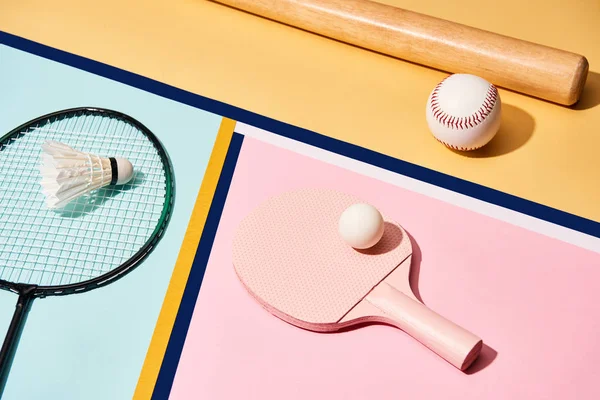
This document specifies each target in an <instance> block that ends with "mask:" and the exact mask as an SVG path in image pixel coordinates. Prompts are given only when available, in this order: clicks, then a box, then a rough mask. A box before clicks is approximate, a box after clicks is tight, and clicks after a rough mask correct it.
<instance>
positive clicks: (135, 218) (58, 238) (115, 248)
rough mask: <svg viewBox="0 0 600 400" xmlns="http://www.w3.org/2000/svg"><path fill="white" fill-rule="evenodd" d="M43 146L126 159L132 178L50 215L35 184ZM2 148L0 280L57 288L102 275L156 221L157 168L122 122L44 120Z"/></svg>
mask: <svg viewBox="0 0 600 400" xmlns="http://www.w3.org/2000/svg"><path fill="white" fill-rule="evenodd" d="M45 140H55V141H59V142H63V143H65V144H67V145H69V146H71V147H73V148H76V149H78V150H81V151H84V152H90V153H93V154H98V155H102V156H120V157H125V158H127V159H129V160H130V161H131V163H132V164H133V165H134V177H133V179H132V180H131V181H130V182H129V183H128V184H126V185H123V186H118V187H114V188H113V187H105V188H101V189H98V190H96V191H94V192H91V193H89V194H88V195H85V196H82V197H80V198H77V199H75V200H73V201H72V202H71V203H69V204H68V205H67V206H66V207H65V208H64V209H61V210H59V211H55V210H48V209H47V208H46V206H45V199H44V196H43V194H42V193H41V186H40V184H39V182H40V179H41V176H40V173H39V164H40V154H41V146H40V145H41V144H42V143H43V142H44V141H45ZM0 149H1V151H0V181H1V182H4V183H5V186H6V188H3V189H2V190H1V191H0V279H3V280H6V281H10V282H19V283H30V284H37V285H43V286H56V285H64V284H73V283H78V282H81V281H84V280H89V279H92V278H94V277H98V276H101V275H103V274H105V273H107V272H109V271H110V270H112V269H114V268H116V267H118V266H120V265H121V264H123V263H124V262H125V261H127V260H128V259H130V258H131V257H132V256H133V255H134V254H135V253H136V252H137V251H138V250H139V249H140V248H141V247H142V246H143V245H144V244H145V242H146V241H147V240H148V239H149V238H150V237H151V235H152V233H153V231H154V230H155V228H156V227H157V225H158V224H159V222H160V219H161V217H162V214H163V209H164V206H165V196H166V190H167V189H166V177H165V170H164V167H163V162H162V159H161V157H160V155H159V153H158V151H157V150H156V148H155V147H154V145H153V144H152V143H151V142H150V140H149V139H148V138H147V137H146V136H145V135H144V134H143V133H142V132H141V131H139V130H138V128H137V127H136V126H134V125H133V124H131V123H129V122H128V121H126V120H122V119H117V118H113V117H107V116H105V115H102V114H97V113H78V114H76V115H71V116H69V117H67V118H55V119H50V120H46V121H43V122H42V123H40V124H38V125H36V126H31V127H28V128H26V129H24V131H23V132H22V134H19V135H17V137H16V138H15V137H13V138H12V139H11V140H10V141H8V142H7V143H5V144H4V146H2V147H0ZM7 183H8V184H7Z"/></svg>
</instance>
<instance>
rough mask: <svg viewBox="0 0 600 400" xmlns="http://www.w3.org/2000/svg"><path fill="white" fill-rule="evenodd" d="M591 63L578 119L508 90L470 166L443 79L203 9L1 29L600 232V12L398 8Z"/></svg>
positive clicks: (195, 1)
mask: <svg viewBox="0 0 600 400" xmlns="http://www.w3.org/2000/svg"><path fill="white" fill-rule="evenodd" d="M384 2H385V3H388V4H393V5H396V6H399V7H403V8H406V9H410V10H413V11H417V12H422V13H427V14H430V15H433V16H437V17H441V18H446V19H449V20H452V21H456V22H460V23H464V24H468V25H471V26H475V27H478V28H482V29H487V30H490V31H494V32H498V33H502V34H507V35H511V36H515V37H518V38H522V39H526V40H530V41H534V42H538V43H542V44H546V45H550V46H555V47H559V48H562V49H565V50H570V51H573V52H578V53H581V54H584V55H585V56H586V57H587V58H588V60H589V62H590V71H591V74H590V77H589V79H588V85H587V88H586V90H585V91H584V97H583V100H582V102H581V104H579V105H578V106H577V107H576V109H570V108H565V107H562V106H557V105H554V104H551V103H547V102H543V101H540V100H537V99H533V98H529V97H526V96H523V95H520V94H516V93H512V92H508V91H506V90H501V98H502V100H503V103H504V104H505V105H506V106H505V113H504V115H503V125H502V128H501V131H500V132H499V134H498V136H497V138H496V139H495V140H494V141H493V142H492V143H490V145H489V146H488V147H486V148H485V149H484V150H482V151H480V152H477V153H474V154H471V155H470V156H465V155H461V154H457V153H454V152H452V151H449V150H447V149H445V148H443V147H442V146H441V145H440V144H439V143H437V142H436V141H435V140H433V139H432V137H431V135H430V134H429V132H428V130H427V126H426V122H425V119H424V106H425V102H426V99H427V96H428V94H429V92H430V90H431V89H432V88H433V86H435V84H436V83H437V82H438V81H440V80H441V79H442V78H443V77H444V76H445V75H446V74H445V73H442V72H439V71H434V70H430V69H427V68H424V67H421V66H417V65H413V64H410V63H407V62H403V61H399V60H396V59H393V58H390V57H386V56H383V55H380V54H375V53H372V52H368V51H365V50H362V49H358V48H355V47H352V46H348V45H345V44H342V43H338V42H335V41H332V40H329V39H326V38H322V37H319V36H316V35H313V34H309V33H306V32H303V31H300V30H297V29H294V28H290V27H287V26H283V25H280V24H277V23H274V22H270V21H267V20H264V19H261V18H257V17H254V16H251V15H249V14H245V13H242V12H239V11H236V10H233V9H230V8H227V7H224V6H221V5H219V4H215V3H212V2H209V1H202V0H174V1H164V0H163V1H161V0H145V1H141V0H128V1H121V0H105V1H102V2H90V1H76V0H56V1H52V2H48V1H41V0H20V1H9V0H0V29H1V30H4V31H6V32H9V33H13V34H16V35H19V36H23V37H25V38H28V39H32V40H35V41H38V42H41V43H44V44H47V45H50V46H53V47H57V48H60V49H62V50H66V51H69V52H73V53H76V54H78V55H82V56H85V57H89V58H92V59H95V60H99V61H102V62H104V63H107V64H110V65H113V66H116V67H119V68H123V69H126V70H129V71H133V72H136V73H138V74H141V75H145V76H148V77H150V78H153V79H156V80H159V81H162V82H165V83H168V84H171V85H174V86H177V87H180V88H184V89H186V90H189V91H192V92H195V93H199V94H202V95H204V96H207V97H210V98H213V99H216V100H220V101H223V102H226V103H229V104H232V105H235V106H238V107H242V108H245V109H248V110H251V111H254V112H257V113H260V114H263V115H266V116H269V117H271V118H275V119H278V120H282V121H284V122H287V123H291V124H294V125H298V126H301V127H304V128H307V129H311V130H314V131H317V132H319V133H322V134H325V135H329V136H332V137H335V138H339V139H342V140H345V141H349V142H352V143H355V144H358V145H361V146H364V147H368V148H370V149H373V150H376V151H379V152H382V153H386V154H389V155H391V156H394V157H398V158H401V159H404V160H407V161H410V162H414V163H417V164H420V165H422V166H425V167H429V168H432V169H435V170H438V171H441V172H445V173H448V174H451V175H454V176H457V177H460V178H463V179H467V180H470V181H473V182H476V183H481V184H484V185H487V186H490V187H493V188H495V189H499V190H502V191H505V192H508V193H511V194H516V195H518V196H521V197H524V198H527V199H530V200H533V201H537V202H541V203H543V204H546V205H549V206H552V207H556V208H559V209H562V210H564V211H568V212H572V213H575V214H577V215H580V216H583V217H587V218H591V219H594V220H597V221H598V220H600V207H599V206H598V205H599V204H600V184H599V183H600V179H599V178H598V173H599V171H600V157H599V156H598V148H599V145H600V128H599V127H600V105H599V103H600V42H599V40H600V39H599V38H600V2H598V1H597V0H576V1H569V2H565V1H562V0H551V1H544V0H533V1H522V0H505V1H501V2H499V1H491V0H458V1H435V0H387V1H384Z"/></svg>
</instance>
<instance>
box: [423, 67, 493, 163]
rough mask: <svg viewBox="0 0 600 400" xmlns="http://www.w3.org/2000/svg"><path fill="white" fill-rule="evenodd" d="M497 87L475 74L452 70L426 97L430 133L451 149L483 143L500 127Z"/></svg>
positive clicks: (480, 145)
mask: <svg viewBox="0 0 600 400" xmlns="http://www.w3.org/2000/svg"><path fill="white" fill-rule="evenodd" d="M500 104H501V102H500V95H499V94H498V89H496V87H495V86H494V85H493V84H491V83H489V82H488V81H486V80H485V79H483V78H480V77H478V76H475V75H470V74H454V75H450V76H449V77H447V78H446V79H444V80H443V81H441V82H440V83H439V84H438V85H437V86H436V87H435V88H434V89H433V90H432V91H431V94H430V95H429V99H428V100H427V111H426V117H427V125H428V126H429V130H430V131H431V133H432V134H433V136H434V137H435V138H436V139H437V140H438V141H440V142H441V143H443V144H444V145H446V146H447V147H450V148H452V149H454V150H461V151H470V150H475V149H478V148H480V147H483V146H485V145H486V144H487V143H488V142H489V141H490V140H492V138H493V137H494V136H495V135H496V133H497V132H498V129H499V128H500V115H501V105H500Z"/></svg>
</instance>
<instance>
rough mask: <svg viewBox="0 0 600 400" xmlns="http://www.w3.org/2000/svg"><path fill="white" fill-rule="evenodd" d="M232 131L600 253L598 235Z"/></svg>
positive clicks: (263, 135)
mask: <svg viewBox="0 0 600 400" xmlns="http://www.w3.org/2000/svg"><path fill="white" fill-rule="evenodd" d="M235 131H236V132H237V133H240V134H243V135H245V136H248V137H252V138H255V139H258V140H260V141H263V142H267V143H270V144H272V145H275V146H277V147H281V148H284V149H288V150H292V151H294V152H296V153H299V154H302V155H305V156H308V157H311V158H314V159H318V160H320V161H323V162H326V163H329V164H333V165H336V166H340V167H343V168H345V169H348V170H350V171H353V172H356V173H359V174H361V175H365V176H369V177H372V178H375V179H378V180H380V181H384V182H387V183H390V184H392V185H395V186H399V187H403V188H405V189H409V190H412V191H414V192H417V193H421V194H424V195H427V196H429V197H433V198H435V199H438V200H441V201H444V202H446V203H450V204H453V205H455V206H458V207H462V208H466V209H468V210H472V211H475V212H478V213H480V214H483V215H487V216H490V217H493V218H496V219H499V220H501V221H505V222H509V223H511V224H514V225H517V226H520V227H523V228H525V229H528V230H531V231H533V232H537V233H540V234H543V235H546V236H549V237H552V238H555V239H559V240H562V241H564V242H567V243H571V244H574V245H576V246H579V247H582V248H584V249H588V250H592V251H594V252H597V253H600V239H599V238H596V237H594V236H591V235H588V234H585V233H582V232H579V231H576V230H573V229H570V228H566V227H564V226H561V225H557V224H554V223H551V222H548V221H545V220H542V219H539V218H535V217H531V216H529V215H527V214H523V213H520V212H517V211H513V210H510V209H507V208H504V207H501V206H497V205H495V204H491V203H488V202H485V201H482V200H479V199H476V198H473V197H469V196H466V195H463V194H461V193H457V192H454V191H451V190H448V189H444V188H441V187H439V186H435V185H432V184H429V183H426V182H423V181H420V180H417V179H413V178H410V177H407V176H404V175H400V174H398V173H395V172H391V171H388V170H386V169H383V168H379V167H376V166H373V165H371V164H368V163H365V162H362V161H357V160H355V159H353V158H349V157H345V156H342V155H339V154H337V153H333V152H330V151H327V150H323V149H321V148H318V147H314V146H311V145H308V144H306V143H302V142H298V141H296V140H293V139H289V138H286V137H284V136H280V135H277V134H273V133H271V132H269V131H265V130H262V129H259V128H256V127H253V126H251V125H248V124H244V123H241V122H238V123H236V127H235Z"/></svg>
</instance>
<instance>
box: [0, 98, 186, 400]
mask: <svg viewBox="0 0 600 400" xmlns="http://www.w3.org/2000/svg"><path fill="white" fill-rule="evenodd" d="M90 112H91V113H97V114H100V115H104V116H107V117H116V118H119V119H121V120H123V121H126V122H128V123H130V124H132V125H133V126H135V127H136V128H137V129H139V130H140V131H141V132H142V133H143V134H144V135H145V136H146V137H147V138H148V140H150V142H151V143H152V144H153V146H154V148H155V149H156V150H157V152H158V155H159V156H160V158H161V160H162V163H163V168H164V170H165V180H166V181H165V186H166V188H165V205H164V206H163V210H162V213H161V216H160V219H159V222H158V224H157V225H156V227H155V229H154V231H153V232H152V234H151V235H150V237H149V238H148V240H147V241H146V242H145V243H144V245H143V246H142V247H141V248H140V249H139V250H138V251H137V252H136V253H135V254H134V255H133V256H131V257H130V258H129V259H128V260H127V261H125V262H124V263H123V264H121V265H120V266H118V267H117V268H114V269H112V270H110V271H109V272H107V273H105V274H103V275H100V276H97V277H95V278H92V279H88V280H85V281H81V282H77V283H71V284H65V285H56V286H43V285H33V284H25V283H14V282H9V281H6V280H3V279H0V289H3V290H8V291H10V292H13V293H15V294H17V295H18V296H19V299H18V301H17V304H16V306H15V311H14V314H13V317H12V320H11V323H10V326H9V328H8V330H7V333H6V336H5V339H4V342H3V345H2V349H1V350H0V396H1V395H2V387H3V386H4V383H5V380H6V377H7V376H6V375H7V374H8V369H9V367H8V364H9V360H10V359H12V354H13V353H14V351H15V350H16V341H17V337H18V335H19V334H20V331H21V329H22V328H23V325H24V320H25V315H26V314H27V312H28V309H29V307H30V306H31V303H32V301H33V299H35V298H44V297H46V296H64V295H69V294H74V293H83V292H87V291H90V290H92V289H96V288H99V287H102V286H105V285H108V284H110V283H113V282H114V281H116V280H117V279H119V278H121V277H123V276H125V275H126V274H127V273H129V272H131V271H132V270H133V269H135V268H136V267H137V266H138V265H139V264H140V263H141V262H142V261H143V260H144V259H145V258H146V257H147V256H148V255H149V254H150V253H151V252H152V250H154V248H155V247H156V245H157V244H158V242H159V241H160V239H162V237H163V236H164V232H165V230H166V228H167V226H168V224H169V221H170V219H171V216H172V213H173V206H174V202H175V175H174V172H173V165H172V163H171V160H170V158H169V155H168V153H167V151H166V150H165V148H164V147H163V145H162V143H161V142H160V141H159V139H158V138H157V137H156V136H155V135H154V133H152V131H150V129H148V128H147V127H146V126H145V125H144V124H142V123H141V122H139V121H138V120H136V119H135V118H133V117H131V116H129V115H127V114H124V113H122V112H119V111H115V110H111V109H107V108H101V107H75V108H68V109H64V110H60V111H55V112H52V113H49V114H46V115H42V116H40V117H37V118H35V119H32V120H30V121H28V122H25V123H24V124H22V125H20V126H18V127H16V128H15V129H13V130H11V131H10V132H9V133H7V134H6V135H4V136H2V138H0V154H1V152H2V151H3V150H4V148H5V147H6V145H7V142H8V140H10V139H12V138H16V137H19V136H23V135H26V134H27V133H24V132H23V131H24V130H25V129H26V128H27V127H29V126H32V125H35V124H37V123H40V122H42V121H45V120H48V119H52V118H58V117H64V116H65V115H71V114H77V113H81V114H84V113H90Z"/></svg>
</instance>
